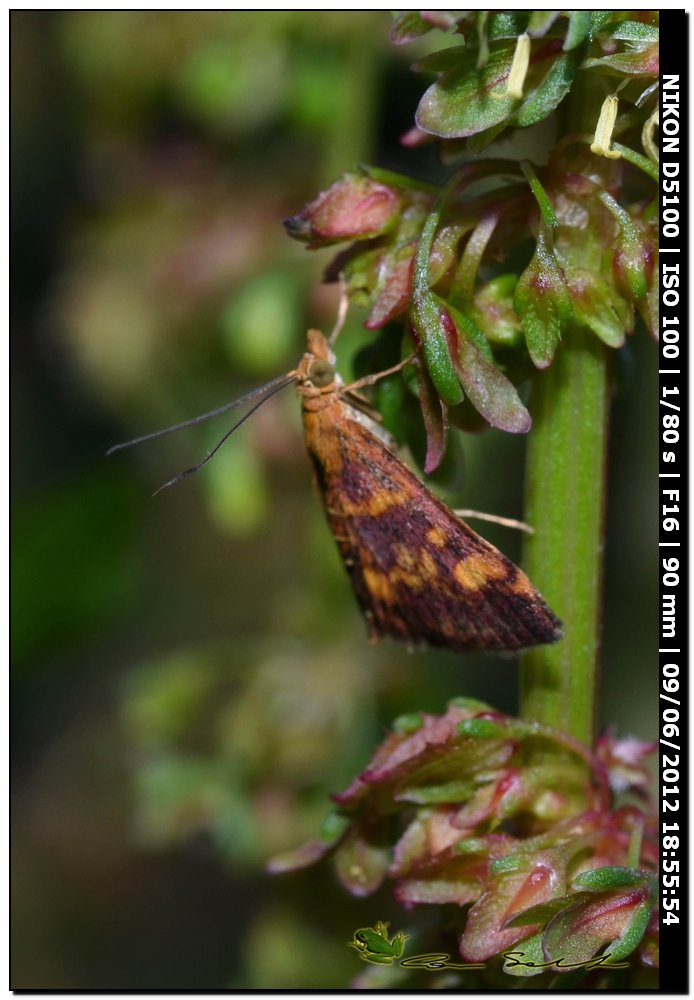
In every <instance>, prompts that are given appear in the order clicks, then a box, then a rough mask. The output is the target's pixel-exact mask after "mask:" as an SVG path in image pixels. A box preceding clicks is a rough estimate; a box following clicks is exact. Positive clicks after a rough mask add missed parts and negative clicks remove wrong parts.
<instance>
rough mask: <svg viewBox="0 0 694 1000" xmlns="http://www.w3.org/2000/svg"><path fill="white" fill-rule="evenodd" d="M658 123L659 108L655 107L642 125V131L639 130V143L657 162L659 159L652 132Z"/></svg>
mask: <svg viewBox="0 0 694 1000" xmlns="http://www.w3.org/2000/svg"><path fill="white" fill-rule="evenodd" d="M659 124H660V113H659V109H658V108H656V109H655V111H654V112H653V114H652V115H651V116H650V118H647V119H646V124H645V125H644V126H643V131H642V132H641V145H642V146H643V148H644V149H645V150H646V153H647V154H648V156H649V157H650V158H651V160H653V162H654V163H658V162H659V160H660V156H659V154H658V147H657V145H656V144H655V142H654V141H653V133H654V132H655V130H656V127H657V126H658V125H659Z"/></svg>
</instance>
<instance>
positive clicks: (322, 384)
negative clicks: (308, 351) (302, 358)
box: [306, 358, 335, 389]
mask: <svg viewBox="0 0 694 1000" xmlns="http://www.w3.org/2000/svg"><path fill="white" fill-rule="evenodd" d="M306 378H307V380H308V381H309V382H310V383H311V385H314V386H315V387H316V389H325V388H326V386H329V385H332V383H333V382H334V381H335V366H334V365H333V364H331V362H330V361H327V360H326V359H325V358H314V360H313V361H311V362H310V364H309V366H308V371H307V372H306Z"/></svg>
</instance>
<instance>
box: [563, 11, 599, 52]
mask: <svg viewBox="0 0 694 1000" xmlns="http://www.w3.org/2000/svg"><path fill="white" fill-rule="evenodd" d="M592 27H593V19H592V15H591V12H590V11H589V10H572V11H569V27H568V28H567V31H566V37H565V38H564V51H565V52H570V51H571V49H575V48H576V47H577V46H579V45H580V44H581V42H582V41H584V39H586V38H588V37H589V36H590V32H591V28H592Z"/></svg>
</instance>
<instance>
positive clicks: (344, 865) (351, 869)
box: [335, 827, 390, 896]
mask: <svg viewBox="0 0 694 1000" xmlns="http://www.w3.org/2000/svg"><path fill="white" fill-rule="evenodd" d="M389 860H390V851H389V849H388V848H387V847H382V846H381V845H380V844H377V843H373V842H371V841H370V840H367V839H366V838H365V837H364V835H363V834H362V833H361V832H360V831H359V829H358V828H357V827H352V829H351V830H350V831H349V833H348V834H347V836H346V837H345V839H344V840H343V841H342V843H341V844H340V846H339V847H338V849H337V851H336V854H335V867H336V869H337V875H338V878H339V879H340V882H341V883H342V884H343V886H344V887H345V889H347V891H348V892H351V893H352V895H353V896H368V895H370V894H371V893H372V892H375V891H376V889H378V887H379V885H380V884H381V882H382V881H383V879H384V877H385V874H386V871H387V869H388V862H389Z"/></svg>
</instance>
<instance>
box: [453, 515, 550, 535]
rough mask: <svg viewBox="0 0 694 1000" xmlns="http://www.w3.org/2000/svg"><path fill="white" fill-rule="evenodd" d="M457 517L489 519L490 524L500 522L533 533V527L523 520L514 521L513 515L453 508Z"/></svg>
mask: <svg viewBox="0 0 694 1000" xmlns="http://www.w3.org/2000/svg"><path fill="white" fill-rule="evenodd" d="M453 513H454V514H457V515H458V517H459V518H461V519H463V518H466V517H476V518H477V519H478V520H479V521H490V522H491V523H492V524H501V525H503V527H504V528H517V529H518V531H524V532H525V533H526V535H534V534H535V529H534V528H531V527H530V525H529V524H526V523H525V521H516V519H515V518H513V517H500V516H499V515H498V514H482V513H481V512H480V511H479V510H454V511H453Z"/></svg>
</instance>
